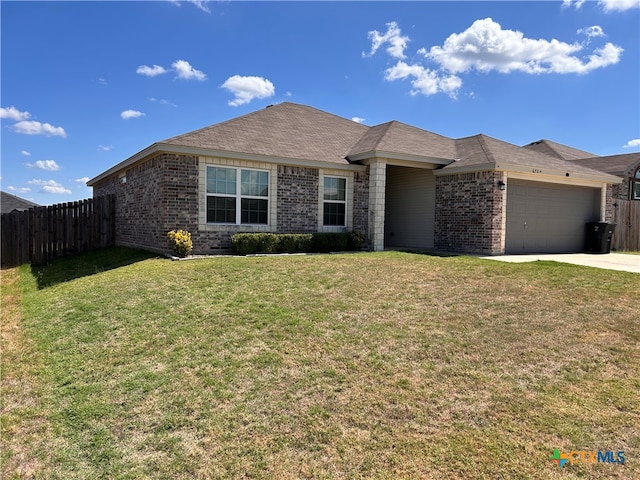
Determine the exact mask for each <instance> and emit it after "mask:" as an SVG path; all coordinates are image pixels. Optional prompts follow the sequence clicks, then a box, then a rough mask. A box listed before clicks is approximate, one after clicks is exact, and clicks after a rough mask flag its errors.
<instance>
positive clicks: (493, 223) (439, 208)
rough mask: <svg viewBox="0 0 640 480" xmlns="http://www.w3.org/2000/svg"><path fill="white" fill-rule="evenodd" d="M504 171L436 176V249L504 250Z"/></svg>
mask: <svg viewBox="0 0 640 480" xmlns="http://www.w3.org/2000/svg"><path fill="white" fill-rule="evenodd" d="M499 180H504V178H503V173H502V172H473V173H463V174H458V175H447V176H438V177H436V218H435V238H434V243H435V248H436V249H437V250H441V251H451V252H466V253H486V254H499V253H503V235H504V231H503V225H502V222H503V220H502V219H503V208H505V207H504V205H505V204H504V197H505V191H503V190H500V189H499V188H497V184H498V181H499Z"/></svg>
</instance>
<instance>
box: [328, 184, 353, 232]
mask: <svg viewBox="0 0 640 480" xmlns="http://www.w3.org/2000/svg"><path fill="white" fill-rule="evenodd" d="M346 192H347V179H346V178H340V177H328V176H325V177H324V215H323V225H325V226H340V227H343V226H345V225H346V224H345V219H346V210H347V197H346Z"/></svg>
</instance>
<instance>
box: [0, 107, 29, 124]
mask: <svg viewBox="0 0 640 480" xmlns="http://www.w3.org/2000/svg"><path fill="white" fill-rule="evenodd" d="M0 118H8V119H10V120H15V121H16V122H20V121H22V120H27V119H29V118H31V114H30V113H29V112H21V111H20V110H18V109H17V108H16V107H13V106H11V107H2V108H0Z"/></svg>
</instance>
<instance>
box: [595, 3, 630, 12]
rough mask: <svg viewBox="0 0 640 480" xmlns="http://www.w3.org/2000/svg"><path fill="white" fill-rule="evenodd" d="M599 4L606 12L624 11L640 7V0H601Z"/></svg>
mask: <svg viewBox="0 0 640 480" xmlns="http://www.w3.org/2000/svg"><path fill="white" fill-rule="evenodd" d="M598 4H599V5H600V6H601V7H602V9H603V10H604V11H605V12H624V11H626V10H631V9H632V8H640V0H599V1H598Z"/></svg>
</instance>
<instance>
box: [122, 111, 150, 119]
mask: <svg viewBox="0 0 640 480" xmlns="http://www.w3.org/2000/svg"><path fill="white" fill-rule="evenodd" d="M120 116H121V117H122V118H123V119H124V120H128V119H130V118H138V117H144V116H145V114H144V113H142V112H139V111H138V110H125V111H124V112H122V113H120Z"/></svg>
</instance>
